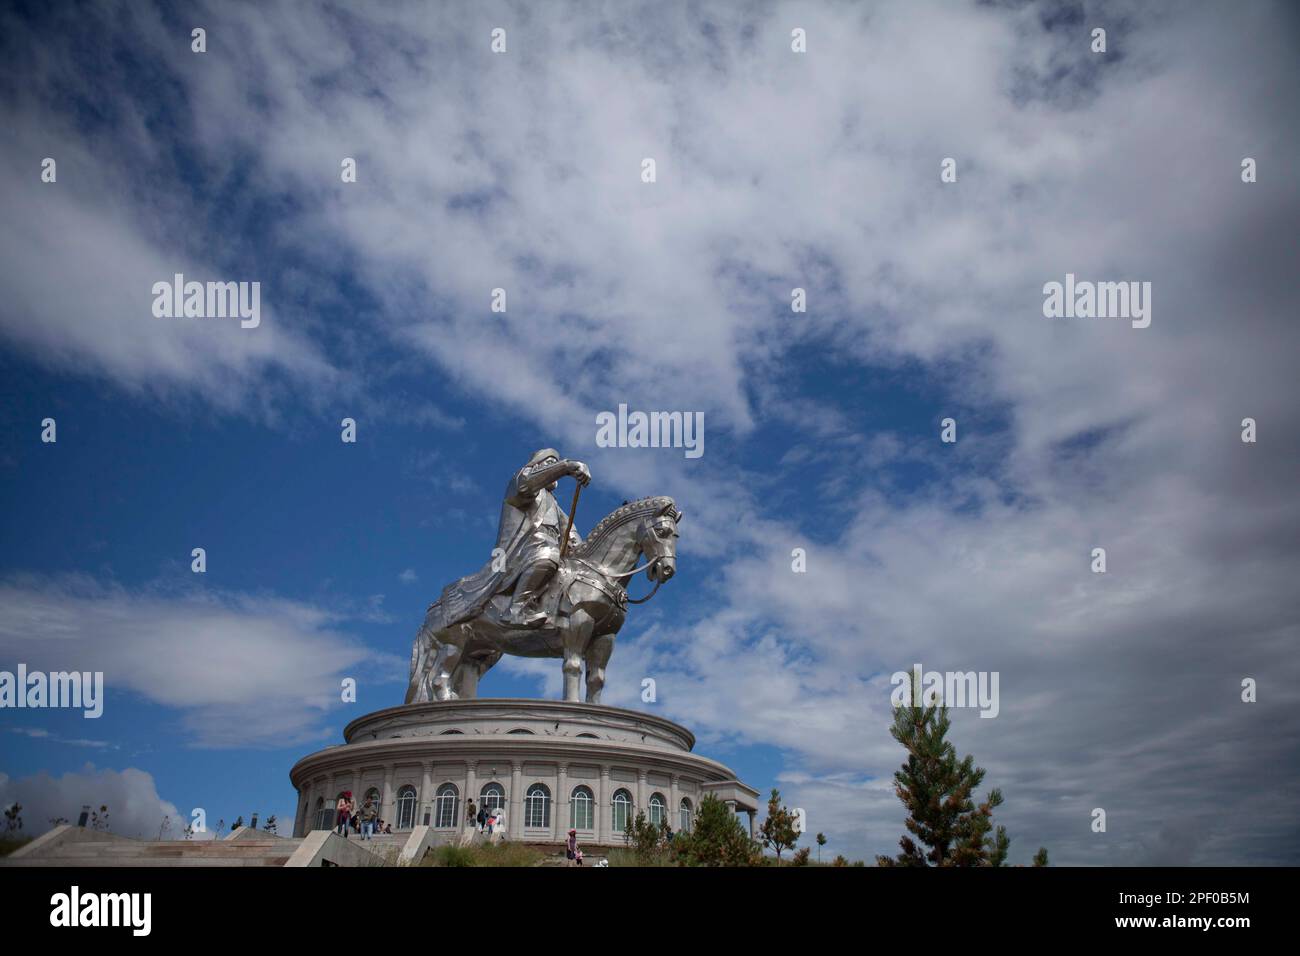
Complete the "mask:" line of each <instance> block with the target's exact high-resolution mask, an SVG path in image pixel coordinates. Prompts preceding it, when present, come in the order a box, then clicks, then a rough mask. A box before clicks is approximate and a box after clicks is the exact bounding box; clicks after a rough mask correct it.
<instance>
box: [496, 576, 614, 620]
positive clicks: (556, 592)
mask: <svg viewBox="0 0 1300 956" xmlns="http://www.w3.org/2000/svg"><path fill="white" fill-rule="evenodd" d="M579 582H581V583H582V584H586V585H589V586H590V587H593V588H595V589H596V590H597V591H600V592H601V593H602V594H604V595H605V596H606V597H608V598H609V599H610V602H611V603H612V604H613V605H614V607H613V612H612V613H614V614H618V615H619V616H620V617H621V616H623V615H625V614H626V613H627V591H625V590H624V589H623V588H621V587H618V586H617V585H613V586H611V585H610V584H609V583H608V582H606V581H605V580H604V579H603V578H602V577H601V576H600V575H599V574H597V573H596V572H595V571H593V570H591V568H589V567H587V566H586V565H585V564H583V563H581V562H577V561H574V562H569V561H566V562H565V563H564V564H563V565H562V566H561V567H560V568H559V569H558V570H557V571H556V572H555V574H554V575H553V576H552V577H551V580H550V581H549V582H548V583H547V585H546V590H545V591H544V592H543V593H542V597H541V600H540V601H539V602H538V607H539V608H540V610H541V611H542V613H544V614H545V615H546V620H544V621H539V622H538V623H536V624H532V625H521V624H515V623H514V622H513V621H511V620H510V604H511V602H512V601H513V600H514V594H513V592H507V593H503V594H498V595H495V596H494V597H493V598H492V599H491V600H490V601H489V602H488V603H487V606H486V607H484V608H483V612H482V617H483V618H484V620H487V621H490V622H492V623H493V624H495V625H497V626H498V627H501V628H504V629H506V630H512V631H532V630H537V631H554V630H556V629H557V628H556V622H557V621H558V620H559V618H560V615H561V608H562V607H563V608H564V610H571V609H572V606H573V605H572V602H570V601H569V590H570V588H572V587H573V585H574V584H577V583H579ZM600 623H601V624H604V623H605V622H604V621H601V622H600ZM620 623H621V621H620Z"/></svg>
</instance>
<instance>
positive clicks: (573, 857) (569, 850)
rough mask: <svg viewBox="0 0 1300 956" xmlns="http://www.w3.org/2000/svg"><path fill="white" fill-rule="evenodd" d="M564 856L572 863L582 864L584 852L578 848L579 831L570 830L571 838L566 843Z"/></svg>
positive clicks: (574, 864) (575, 864)
mask: <svg viewBox="0 0 1300 956" xmlns="http://www.w3.org/2000/svg"><path fill="white" fill-rule="evenodd" d="M564 858H565V859H566V860H569V861H571V863H570V865H573V866H582V852H581V851H580V850H579V849H578V831H577V830H570V831H569V839H568V840H567V841H565V844H564Z"/></svg>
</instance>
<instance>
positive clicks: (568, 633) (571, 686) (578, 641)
mask: <svg viewBox="0 0 1300 956" xmlns="http://www.w3.org/2000/svg"><path fill="white" fill-rule="evenodd" d="M595 623H596V622H595V621H593V620H592V619H591V615H590V614H588V613H587V612H585V611H582V610H575V611H574V612H573V614H572V615H570V617H569V621H568V624H567V626H566V627H565V628H564V630H563V632H562V633H563V638H562V642H563V643H562V651H563V653H562V656H563V658H564V699H565V700H567V701H572V702H574V703H577V702H578V701H579V700H581V699H582V697H581V695H580V693H579V690H578V688H579V685H580V684H581V683H582V658H583V656H584V655H585V653H586V650H587V643H588V642H589V641H590V640H591V630H592V627H593V626H594V625H595Z"/></svg>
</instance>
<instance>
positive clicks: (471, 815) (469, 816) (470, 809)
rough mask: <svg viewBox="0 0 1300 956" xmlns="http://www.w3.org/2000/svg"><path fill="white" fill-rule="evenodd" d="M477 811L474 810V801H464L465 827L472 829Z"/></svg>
mask: <svg viewBox="0 0 1300 956" xmlns="http://www.w3.org/2000/svg"><path fill="white" fill-rule="evenodd" d="M476 815H477V811H476V810H475V809H474V800H473V798H472V797H471V798H470V799H468V800H466V801H465V826H466V827H470V828H472V827H473V826H474V819H475V816H476Z"/></svg>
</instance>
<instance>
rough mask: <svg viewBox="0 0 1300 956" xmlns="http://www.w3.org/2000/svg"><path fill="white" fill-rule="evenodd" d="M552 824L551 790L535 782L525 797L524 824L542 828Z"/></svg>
mask: <svg viewBox="0 0 1300 956" xmlns="http://www.w3.org/2000/svg"><path fill="white" fill-rule="evenodd" d="M550 825H551V791H549V790H547V789H546V787H545V786H544V785H543V784H540V783H535V784H533V785H532V786H531V787H529V788H528V795H527V796H525V797H524V826H525V827H533V828H537V829H540V828H542V827H549V826H550Z"/></svg>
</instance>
